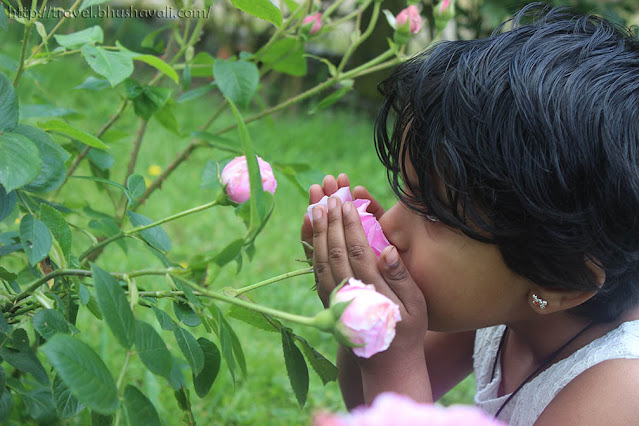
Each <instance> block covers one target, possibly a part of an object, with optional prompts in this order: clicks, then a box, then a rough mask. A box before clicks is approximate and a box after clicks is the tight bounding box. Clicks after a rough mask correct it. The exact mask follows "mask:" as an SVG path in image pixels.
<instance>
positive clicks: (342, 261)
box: [327, 197, 353, 282]
mask: <svg viewBox="0 0 639 426" xmlns="http://www.w3.org/2000/svg"><path fill="white" fill-rule="evenodd" d="M327 205H328V238H327V240H328V261H329V262H330V265H331V271H332V272H333V279H334V280H335V282H341V281H342V280H343V279H344V278H349V277H352V276H353V270H352V269H351V265H350V263H349V259H348V253H347V250H346V240H345V239H344V226H343V225H342V202H341V201H340V199H339V198H337V197H330V198H329V199H328V202H327Z"/></svg>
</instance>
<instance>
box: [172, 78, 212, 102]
mask: <svg viewBox="0 0 639 426" xmlns="http://www.w3.org/2000/svg"><path fill="white" fill-rule="evenodd" d="M216 87H217V83H216V82H212V83H209V84H205V85H203V86H200V87H198V88H196V89H192V90H189V91H188V92H184V93H182V94H181V95H180V97H178V99H177V103H178V104H181V103H183V102H187V101H190V100H193V99H197V98H199V97H200V96H203V95H205V94H207V93H208V92H210V91H211V90H213V89H214V88H216Z"/></svg>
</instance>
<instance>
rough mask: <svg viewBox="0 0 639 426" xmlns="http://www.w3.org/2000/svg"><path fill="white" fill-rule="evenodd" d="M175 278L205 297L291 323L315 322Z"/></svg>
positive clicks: (312, 324)
mask: <svg viewBox="0 0 639 426" xmlns="http://www.w3.org/2000/svg"><path fill="white" fill-rule="evenodd" d="M176 278H179V279H180V280H181V281H182V282H184V283H186V284H187V285H188V286H189V287H191V288H192V289H194V290H197V291H199V292H201V293H202V294H203V295H205V296H207V297H210V298H211V299H216V300H219V301H221V302H226V303H230V304H232V305H237V306H241V307H243V308H246V309H250V310H252V311H255V312H260V313H262V314H266V315H271V316H273V317H276V318H280V319H283V320H286V321H290V322H293V323H296V324H301V325H307V326H314V325H315V322H314V321H315V319H314V318H313V317H305V316H302V315H295V314H291V313H289V312H284V311H280V310H278V309H273V308H269V307H267V306H262V305H258V304H257V303H251V302H247V301H245V300H242V299H237V298H235V297H230V296H225V295H223V294H219V293H215V292H212V291H209V290H208V289H206V288H205V287H202V286H200V285H198V284H196V283H194V282H193V281H190V280H187V279H185V278H184V277H182V276H176Z"/></svg>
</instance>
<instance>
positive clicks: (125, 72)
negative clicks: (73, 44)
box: [82, 44, 133, 87]
mask: <svg viewBox="0 0 639 426" xmlns="http://www.w3.org/2000/svg"><path fill="white" fill-rule="evenodd" d="M82 55H83V56H84V59H85V60H86V61H87V63H88V64H89V66H90V67H91V68H92V69H93V71H95V72H96V73H98V74H100V75H101V76H103V77H106V79H107V80H109V83H111V86H113V87H115V86H117V85H118V84H119V83H121V82H122V81H124V79H125V78H127V77H129V76H130V75H131V74H132V73H133V59H131V55H130V54H128V53H126V52H114V51H110V50H106V49H103V48H101V47H94V46H91V45H88V44H87V45H84V47H82Z"/></svg>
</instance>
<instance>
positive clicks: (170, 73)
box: [133, 55, 180, 84]
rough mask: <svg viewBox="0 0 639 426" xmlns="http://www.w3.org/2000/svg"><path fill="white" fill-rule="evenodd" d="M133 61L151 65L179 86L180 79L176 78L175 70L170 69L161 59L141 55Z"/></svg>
mask: <svg viewBox="0 0 639 426" xmlns="http://www.w3.org/2000/svg"><path fill="white" fill-rule="evenodd" d="M133 59H135V60H136V61H140V62H144V63H145V64H148V65H151V66H152V67H153V68H155V69H157V70H158V71H160V72H162V73H163V74H165V75H166V76H167V77H169V78H170V79H171V80H173V81H174V82H175V84H179V82H180V78H179V77H178V75H177V73H176V72H175V70H174V69H173V68H171V66H170V65H169V64H167V63H166V62H164V61H163V60H162V59H160V58H158V57H157V56H153V55H141V56H136V57H134V58H133Z"/></svg>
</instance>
